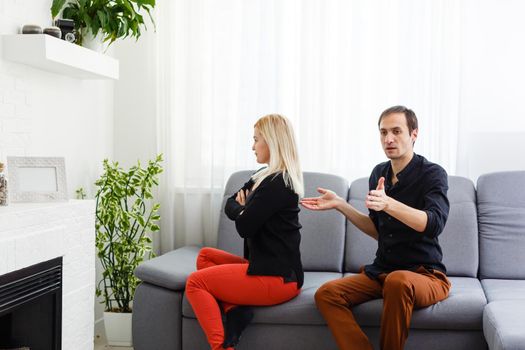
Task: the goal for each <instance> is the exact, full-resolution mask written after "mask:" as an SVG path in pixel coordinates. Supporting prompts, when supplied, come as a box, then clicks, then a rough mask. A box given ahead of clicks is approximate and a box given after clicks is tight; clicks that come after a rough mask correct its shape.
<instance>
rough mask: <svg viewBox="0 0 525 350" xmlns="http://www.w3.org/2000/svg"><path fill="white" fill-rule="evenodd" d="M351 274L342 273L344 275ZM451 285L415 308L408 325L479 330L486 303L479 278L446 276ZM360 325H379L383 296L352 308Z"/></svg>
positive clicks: (413, 326)
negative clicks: (444, 295)
mask: <svg viewBox="0 0 525 350" xmlns="http://www.w3.org/2000/svg"><path fill="white" fill-rule="evenodd" d="M348 275H352V274H345V276H348ZM449 279H450V281H451V283H452V288H451V290H450V294H449V296H448V298H447V299H445V300H443V301H441V302H439V303H436V304H434V305H432V306H429V307H426V308H422V309H417V310H414V313H413V315H412V323H411V324H410V327H411V328H418V329H450V330H457V329H465V330H480V329H481V327H482V315H483V308H484V307H485V305H486V304H487V300H486V299H485V295H484V294H483V289H482V288H481V284H480V283H479V280H477V279H476V278H470V277H449ZM352 310H353V312H354V316H355V318H356V320H357V322H358V323H359V324H360V325H362V326H368V327H379V326H380V324H381V314H382V311H383V299H375V300H371V301H368V302H366V303H363V304H360V305H356V306H354V307H353V308H352Z"/></svg>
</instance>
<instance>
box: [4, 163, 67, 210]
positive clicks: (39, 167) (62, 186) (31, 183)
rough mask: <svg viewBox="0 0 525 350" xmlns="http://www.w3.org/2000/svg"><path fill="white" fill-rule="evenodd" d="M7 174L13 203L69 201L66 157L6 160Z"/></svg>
mask: <svg viewBox="0 0 525 350" xmlns="http://www.w3.org/2000/svg"><path fill="white" fill-rule="evenodd" d="M7 171H8V181H9V200H10V202H11V203H20V202H55V201H66V200H67V185H66V166H65V159H64V157H7Z"/></svg>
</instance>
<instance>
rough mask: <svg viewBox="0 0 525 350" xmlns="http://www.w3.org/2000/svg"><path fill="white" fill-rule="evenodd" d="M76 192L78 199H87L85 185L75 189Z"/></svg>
mask: <svg viewBox="0 0 525 350" xmlns="http://www.w3.org/2000/svg"><path fill="white" fill-rule="evenodd" d="M75 194H76V198H77V199H86V197H87V195H86V192H85V191H84V187H79V188H78V189H77V190H76V191H75Z"/></svg>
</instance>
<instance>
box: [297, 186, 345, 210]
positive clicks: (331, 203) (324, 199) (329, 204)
mask: <svg viewBox="0 0 525 350" xmlns="http://www.w3.org/2000/svg"><path fill="white" fill-rule="evenodd" d="M317 192H319V193H321V194H322V196H319V197H310V198H303V199H301V202H300V203H301V205H302V206H303V207H305V208H307V209H310V210H327V209H334V208H336V207H337V205H338V204H339V203H340V201H341V200H342V199H341V197H339V196H338V195H336V194H335V193H334V192H333V191H330V190H327V189H324V188H320V187H319V188H318V189H317Z"/></svg>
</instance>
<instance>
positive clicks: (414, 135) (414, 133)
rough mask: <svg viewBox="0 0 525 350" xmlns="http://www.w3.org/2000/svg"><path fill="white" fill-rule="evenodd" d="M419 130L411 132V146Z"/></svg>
mask: <svg viewBox="0 0 525 350" xmlns="http://www.w3.org/2000/svg"><path fill="white" fill-rule="evenodd" d="M418 131H419V130H418V129H414V130H412V134H411V135H410V138H411V139H412V144H414V143H415V142H416V140H417V132H418Z"/></svg>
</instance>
